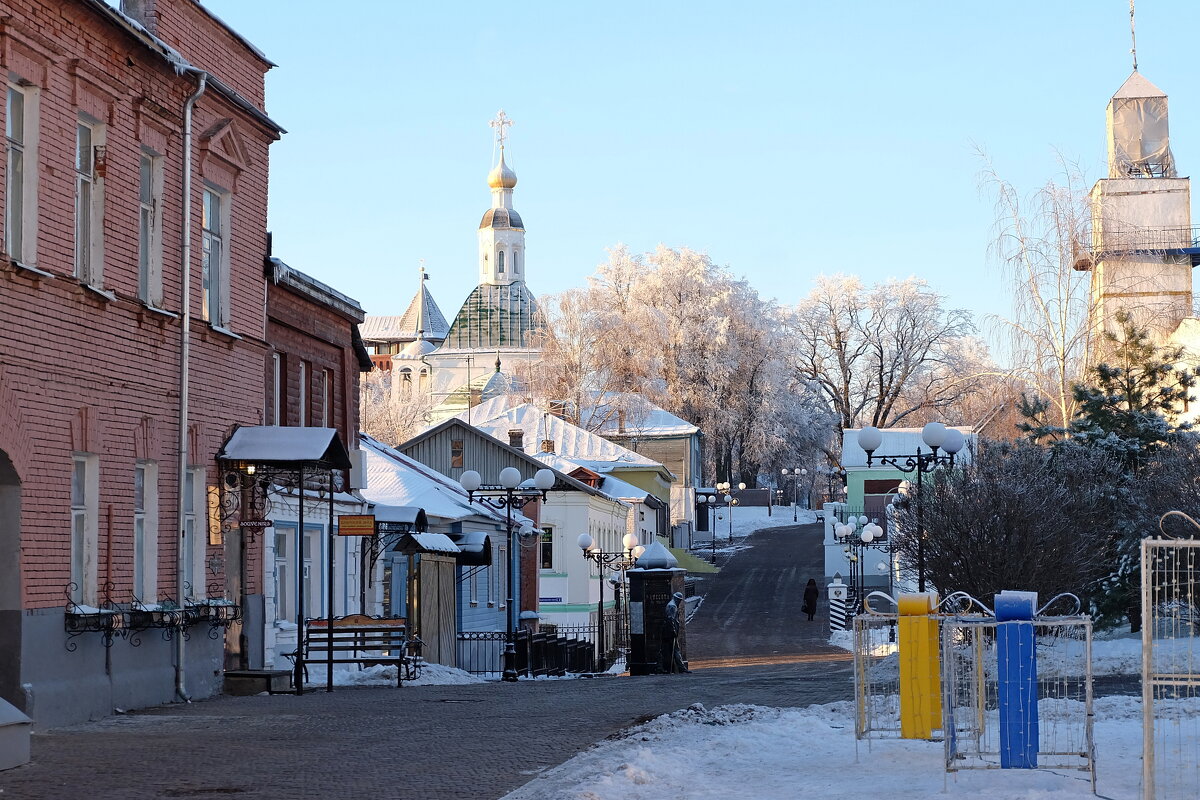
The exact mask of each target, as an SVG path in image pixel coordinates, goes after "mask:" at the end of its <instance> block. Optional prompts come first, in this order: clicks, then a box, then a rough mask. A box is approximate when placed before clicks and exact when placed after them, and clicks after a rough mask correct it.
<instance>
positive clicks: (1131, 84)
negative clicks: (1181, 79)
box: [1113, 71, 1167, 100]
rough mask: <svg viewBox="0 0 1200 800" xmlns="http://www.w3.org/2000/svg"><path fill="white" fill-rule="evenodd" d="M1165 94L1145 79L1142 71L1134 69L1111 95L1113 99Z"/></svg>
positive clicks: (1165, 94)
mask: <svg viewBox="0 0 1200 800" xmlns="http://www.w3.org/2000/svg"><path fill="white" fill-rule="evenodd" d="M1166 96H1167V93H1166V92H1164V91H1163V90H1162V89H1160V88H1158V87H1157V86H1155V85H1154V84H1153V83H1151V82H1150V81H1149V80H1147V79H1146V77H1145V76H1144V75H1142V73H1140V72H1137V71H1134V73H1133V74H1132V75H1130V76H1129V77H1128V78H1126V79H1125V82H1124V83H1122V84H1121V88H1120V89H1117V93H1116V94H1114V95H1113V99H1114V100H1122V99H1126V98H1130V97H1166Z"/></svg>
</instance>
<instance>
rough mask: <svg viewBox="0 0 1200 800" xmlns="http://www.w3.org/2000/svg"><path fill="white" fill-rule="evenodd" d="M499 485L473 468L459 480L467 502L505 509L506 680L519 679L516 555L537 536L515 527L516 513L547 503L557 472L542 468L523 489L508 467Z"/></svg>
mask: <svg viewBox="0 0 1200 800" xmlns="http://www.w3.org/2000/svg"><path fill="white" fill-rule="evenodd" d="M497 479H498V481H499V483H497V484H492V485H485V484H484V483H483V477H482V476H481V475H480V474H479V473H478V472H476V471H475V470H473V469H469V470H467V471H466V472H464V473H463V474H462V476H461V477H460V478H459V479H458V482H459V484H460V485H461V486H462V488H463V489H464V490H465V491H466V493H467V499H469V500H471V501H475V500H478V501H479V502H480V503H482V504H483V505H485V506H488V507H489V508H492V509H495V510H497V511H498V510H500V509H504V513H505V521H506V523H507V524H506V527H505V531H506V535H507V537H508V540H509V541H508V566H507V569H508V606H507V610H508V631H507V636H506V637H505V643H504V674H503V676H502V678H503V680H506V681H515V680H516V679H517V649H516V644H515V642H514V638H515V636H516V632H517V609H516V604H515V603H513V585H514V584H516V583H517V581H518V580H519V576H517V575H514V574H513V573H514V570H513V565H514V564H515V563H516V561H515V560H514V559H515V552H516V549H517V547H518V542H519V539H518V537H520V536H525V537H529V536H532V535H533V525H531V524H529V523H522V525H521V526H520V527H519V528H516V527H514V526H513V518H512V512H513V509H514V508H517V509H520V508H524V507H525V506H526V505H528V504H529V503H532V502H533V501H534V500H538V499H540V500H545V499H546V493H547V492H548V491H550V490H551V489H552V488H554V482H555V480H556V477H555V474H554V471H553V470H550V469H539V470H538V471H537V472H536V473H534V476H533V487H532V488H525V489H521V488H519V487H520V486H521V471H520V470H518V469H517V468H516V467H505V468H504V469H502V470H500V474H499V475H498V476H497Z"/></svg>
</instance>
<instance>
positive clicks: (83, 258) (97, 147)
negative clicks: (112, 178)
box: [75, 113, 106, 289]
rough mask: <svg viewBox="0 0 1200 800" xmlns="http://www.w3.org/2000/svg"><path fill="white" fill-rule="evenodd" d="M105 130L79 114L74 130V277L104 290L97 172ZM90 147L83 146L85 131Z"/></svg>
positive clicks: (99, 177) (101, 185) (101, 205)
mask: <svg viewBox="0 0 1200 800" xmlns="http://www.w3.org/2000/svg"><path fill="white" fill-rule="evenodd" d="M105 129H106V126H105V125H104V123H102V122H100V121H99V120H97V119H95V118H94V117H91V116H88V115H87V114H83V113H80V114H79V117H78V119H77V120H76V127H75V277H76V278H78V279H79V280H80V282H82V283H84V284H86V285H88V286H91V287H93V288H96V289H100V288H102V287H103V286H104V178H103V177H102V172H103V171H102V170H100V169H98V164H99V162H101V161H102V159H103V153H104V151H105V134H106V130H105ZM85 130H86V131H87V132H88V143H87V145H86V152H85V144H84V142H83V131H85Z"/></svg>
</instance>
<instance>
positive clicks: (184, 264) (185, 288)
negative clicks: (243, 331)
mask: <svg viewBox="0 0 1200 800" xmlns="http://www.w3.org/2000/svg"><path fill="white" fill-rule="evenodd" d="M196 74H197V76H198V78H199V80H198V81H197V84H196V91H195V92H193V93H192V94H191V95H190V96H189V97H188V99H187V101H186V102H185V103H184V104H183V187H182V189H181V192H182V194H183V197H182V200H183V224H182V234H181V235H182V238H183V241H182V243H181V244H180V247H179V261H180V267H181V269H182V273H183V278H182V280H181V287H180V301H179V320H180V326H179V515H178V518H177V522H178V525H177V529H178V530H179V538H177V539H176V540H175V541H176V547H175V597H176V599H177V600H178V602H179V607H180V610H182V609H183V605H184V585H183V584H184V580H183V575H184V566H185V565H184V553H185V552H186V549H185V547H184V544H185V542H184V536H185V534H186V531H187V498H186V497H184V487H186V486H187V468H188V461H189V453H188V361H189V358H190V357H191V336H192V316H191V303H192V108H193V107H194V106H195V105H196V101H197V100H199V99H200V95H202V94H204V90H205V88H206V87H207V85H208V73H207V72H197V73H196ZM184 672H185V670H184V646H183V635H182V633H180V634H178V635H176V636H175V694H176V695H177V696H178V698H179V699H180V700H182V701H184V702H185V703H190V702H191V701H192V698H191V697H189V696H188V693H187V689H186V688H185V686H184Z"/></svg>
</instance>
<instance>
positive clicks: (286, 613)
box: [272, 528, 296, 622]
mask: <svg viewBox="0 0 1200 800" xmlns="http://www.w3.org/2000/svg"><path fill="white" fill-rule="evenodd" d="M272 530H274V531H275V569H274V573H273V578H274V580H275V620H276V621H277V622H279V621H285V620H289V619H290V618H291V617H292V616H295V614H294V612H293V611H292V606H291V605H289V602H288V601H289V597H290V595H289V594H288V592H289V589H290V588H291V584H292V583H294V582H295V581H294V578H293V576H292V570H291V567H289V566H288V559H289V558H290V551H291V547H292V545H291V541H292V539H291V538H289V537H294V536H295V535H296V534H295V532H294V531H292V530H279V529H275V528H273V529H272Z"/></svg>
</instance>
